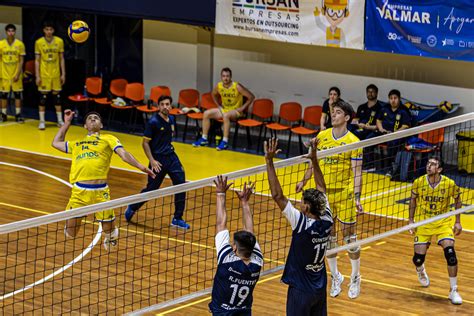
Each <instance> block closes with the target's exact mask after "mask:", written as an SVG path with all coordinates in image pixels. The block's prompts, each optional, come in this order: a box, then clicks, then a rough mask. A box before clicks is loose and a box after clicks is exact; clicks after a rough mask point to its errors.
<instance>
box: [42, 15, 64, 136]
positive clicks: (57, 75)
mask: <svg viewBox="0 0 474 316" xmlns="http://www.w3.org/2000/svg"><path fill="white" fill-rule="evenodd" d="M43 33H44V37H41V38H40V39H38V40H37V41H36V42H35V55H36V59H35V67H36V85H37V86H38V91H39V92H40V94H41V96H40V102H39V119H40V122H39V125H38V128H39V129H40V130H44V129H45V127H46V125H45V111H46V103H47V101H48V95H51V97H52V99H53V103H54V104H55V107H56V116H57V119H58V126H59V127H60V126H62V125H63V124H64V122H63V119H62V111H61V95H60V92H61V90H62V86H63V85H64V83H65V82H66V66H65V63H64V42H63V40H62V39H61V38H59V37H57V36H54V26H53V24H52V23H50V22H45V23H44V24H43Z"/></svg>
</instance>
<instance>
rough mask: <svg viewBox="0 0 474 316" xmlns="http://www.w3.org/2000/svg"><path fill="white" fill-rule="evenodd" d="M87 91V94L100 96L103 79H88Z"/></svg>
mask: <svg viewBox="0 0 474 316" xmlns="http://www.w3.org/2000/svg"><path fill="white" fill-rule="evenodd" d="M86 90H87V94H92V95H94V96H98V95H100V94H101V93H102V78H101V77H89V78H87V79H86Z"/></svg>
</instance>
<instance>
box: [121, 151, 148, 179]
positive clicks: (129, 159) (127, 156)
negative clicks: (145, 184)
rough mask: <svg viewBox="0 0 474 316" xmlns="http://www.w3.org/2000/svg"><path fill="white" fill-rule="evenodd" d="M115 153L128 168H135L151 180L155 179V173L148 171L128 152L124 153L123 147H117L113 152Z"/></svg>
mask: <svg viewBox="0 0 474 316" xmlns="http://www.w3.org/2000/svg"><path fill="white" fill-rule="evenodd" d="M115 153H116V154H117V155H119V157H120V158H122V160H123V161H125V162H126V163H128V164H129V165H130V166H132V167H135V168H137V169H138V170H140V171H142V172H144V173H146V174H148V175H149V176H150V177H151V178H152V179H154V178H155V177H156V175H155V173H154V172H153V171H152V170H150V168H147V167H145V166H144V165H142V164H141V163H139V162H138V161H137V160H136V159H135V157H133V155H132V154H131V153H129V152H128V151H126V150H125V149H124V148H123V147H119V148H117V149H116V150H115Z"/></svg>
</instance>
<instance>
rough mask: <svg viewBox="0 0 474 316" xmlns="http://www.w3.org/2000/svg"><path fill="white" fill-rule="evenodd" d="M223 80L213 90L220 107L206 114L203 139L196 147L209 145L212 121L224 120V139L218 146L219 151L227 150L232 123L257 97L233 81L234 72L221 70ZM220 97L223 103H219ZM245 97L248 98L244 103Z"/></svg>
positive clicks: (203, 123) (196, 143) (198, 141)
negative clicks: (208, 136)
mask: <svg viewBox="0 0 474 316" xmlns="http://www.w3.org/2000/svg"><path fill="white" fill-rule="evenodd" d="M221 79H222V81H221V82H219V83H218V84H217V85H216V86H215V87H214V89H213V90H212V97H213V99H214V102H215V103H216V104H218V105H219V108H217V109H210V110H207V111H206V112H204V117H203V119H202V137H201V138H200V139H199V140H197V141H196V142H194V143H193V146H194V147H199V146H203V145H208V144H209V142H208V140H207V135H208V133H209V128H210V126H211V119H214V120H219V119H223V121H224V123H223V125H224V135H223V136H224V137H223V138H222V141H221V142H220V144H219V145H218V146H217V148H216V149H217V150H225V149H227V148H228V144H229V133H230V122H231V121H235V120H237V119H238V118H239V117H240V116H242V114H243V113H244V112H245V111H246V110H247V109H248V107H249V106H250V104H252V102H253V100H254V99H255V96H254V95H253V94H252V92H250V91H249V90H248V89H247V88H245V87H244V86H243V85H242V84H241V83H238V82H236V81H232V70H230V68H224V69H222V70H221ZM219 97H220V99H221V102H219ZM243 97H246V98H247V99H246V101H245V103H244V101H243Z"/></svg>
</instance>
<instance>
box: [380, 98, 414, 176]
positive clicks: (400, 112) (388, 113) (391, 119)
mask: <svg viewBox="0 0 474 316" xmlns="http://www.w3.org/2000/svg"><path fill="white" fill-rule="evenodd" d="M388 99H389V104H387V105H386V106H384V107H382V109H381V111H380V112H379V115H378V117H377V130H378V134H379V135H380V134H389V133H393V132H397V131H401V130H404V129H407V128H410V124H411V114H410V111H409V110H407V108H406V107H404V106H403V105H402V103H401V102H400V99H401V95H400V91H398V90H391V91H390V92H389V94H388ZM404 144H405V139H396V140H393V141H390V142H387V146H388V149H387V151H388V157H389V158H388V159H391V160H392V159H393V163H392V166H391V168H390V167H389V170H388V171H387V174H386V176H388V177H390V178H393V177H394V176H395V177H396V175H397V172H398V170H399V167H400V154H399V152H401V151H402V150H403V148H404ZM394 158H395V159H394Z"/></svg>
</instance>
